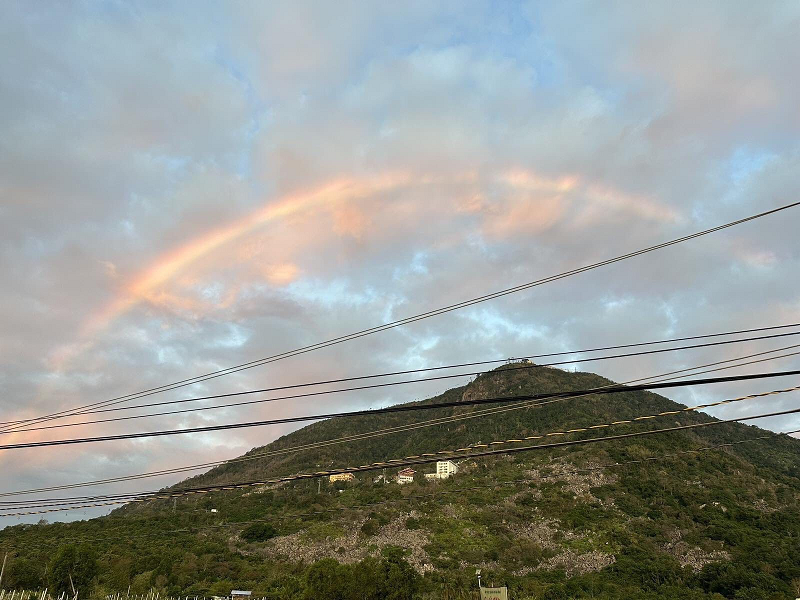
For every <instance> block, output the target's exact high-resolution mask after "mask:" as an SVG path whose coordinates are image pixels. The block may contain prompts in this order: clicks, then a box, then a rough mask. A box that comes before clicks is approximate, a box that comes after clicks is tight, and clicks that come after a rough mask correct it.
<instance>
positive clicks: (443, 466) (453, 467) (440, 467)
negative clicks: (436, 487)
mask: <svg viewBox="0 0 800 600" xmlns="http://www.w3.org/2000/svg"><path fill="white" fill-rule="evenodd" d="M456 473H458V465H457V464H456V463H454V462H453V461H452V460H440V461H439V462H437V463H436V476H437V477H438V478H439V479H447V478H448V477H450V475H455V474H456Z"/></svg>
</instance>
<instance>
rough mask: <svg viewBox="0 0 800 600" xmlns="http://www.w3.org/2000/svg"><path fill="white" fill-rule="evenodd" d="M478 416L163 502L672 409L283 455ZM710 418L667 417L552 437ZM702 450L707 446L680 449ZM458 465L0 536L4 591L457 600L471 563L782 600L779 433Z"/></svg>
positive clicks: (480, 425)
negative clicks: (406, 480) (432, 477)
mask: <svg viewBox="0 0 800 600" xmlns="http://www.w3.org/2000/svg"><path fill="white" fill-rule="evenodd" d="M608 383H610V382H609V381H608V380H605V379H603V378H601V377H598V376H596V375H593V374H589V373H566V372H563V371H560V370H556V369H550V368H543V367H530V368H524V369H523V368H519V365H512V366H510V367H504V368H502V369H499V370H497V371H493V372H491V373H488V374H486V375H483V376H481V377H479V378H478V379H477V380H475V381H474V382H472V383H471V384H469V385H468V386H464V387H458V388H453V389H451V390H449V391H447V392H445V393H444V394H442V395H441V396H440V397H437V398H432V399H429V400H427V401H426V402H439V401H453V400H460V399H464V398H475V397H492V396H510V395H526V394H538V393H543V392H549V391H554V390H580V389H589V388H593V387H599V386H603V385H607V384H608ZM776 387H777V386H776ZM492 406H493V407H495V406H496V405H492ZM504 406H506V407H507V408H512V405H504ZM486 408H487V406H486V405H483V406H463V407H456V408H447V409H436V410H431V411H424V412H422V413H420V414H416V413H395V414H386V415H374V416H369V417H358V418H348V419H333V420H328V421H323V422H319V423H316V424H313V425H310V426H308V427H304V428H303V429H301V430H299V431H297V432H294V433H292V434H290V435H287V436H284V437H282V438H281V439H279V440H277V441H275V442H273V443H271V444H269V445H267V446H265V447H262V448H257V449H254V450H252V451H251V452H250V453H248V454H247V455H245V456H244V457H243V458H245V459H247V460H241V461H237V462H231V463H229V464H226V465H223V466H220V467H217V468H215V469H212V470H211V471H209V472H208V473H206V474H204V475H201V476H198V477H194V478H192V479H190V480H187V481H184V482H181V483H180V484H177V485H176V486H174V487H173V488H171V489H181V488H184V487H193V486H200V485H210V484H228V483H236V482H242V481H251V480H259V479H265V478H270V477H273V476H275V475H282V474H292V473H297V472H309V471H316V470H320V469H329V468H337V467H346V466H358V465H362V464H367V463H371V462H373V461H385V460H387V459H391V458H402V457H404V456H409V455H419V454H422V453H428V452H435V451H438V450H443V449H456V448H461V447H464V446H466V445H469V444H475V443H479V442H480V443H484V444H485V443H488V442H491V441H494V440H506V439H509V438H514V439H518V438H522V437H525V436H530V435H539V434H545V433H551V432H560V431H564V430H567V429H574V428H580V427H586V426H591V425H597V424H603V423H608V422H612V421H619V420H626V419H631V418H634V417H636V416H643V415H650V414H654V413H658V412H662V411H671V410H676V409H678V408H681V407H680V405H677V404H675V403H674V402H672V401H670V400H668V399H666V398H664V397H662V396H659V395H656V394H653V393H649V392H631V393H621V394H614V395H590V396H586V397H582V398H573V399H565V400H563V401H559V402H554V403H551V404H547V405H545V406H539V407H529V408H522V409H517V408H515V409H514V410H505V411H503V412H499V413H496V414H493V415H490V416H485V415H484V416H481V417H480V418H464V419H461V420H457V421H450V422H447V423H444V424H439V425H436V426H431V427H425V428H418V429H413V430H411V431H406V432H401V433H392V434H389V435H380V436H377V437H371V438H368V439H363V440H360V441H347V442H346V443H337V444H331V445H327V446H324V447H317V448H313V449H307V450H303V451H291V452H289V451H288V450H289V449H293V448H297V447H298V446H305V445H308V444H315V443H318V442H321V441H326V440H336V439H338V438H342V437H346V436H350V435H356V434H362V433H364V432H372V431H378V430H383V429H387V428H392V427H396V426H403V425H407V424H408V423H409V422H412V421H422V420H429V419H435V418H443V417H451V416H458V417H466V416H469V415H473V414H475V413H476V411H483V410H485V409H486ZM712 420H713V419H711V418H710V417H708V416H707V415H704V414H698V413H693V412H681V413H679V414H675V415H669V416H663V417H659V418H655V419H650V420H646V421H639V422H636V423H629V424H620V425H615V426H613V427H611V428H607V429H601V430H590V431H589V432H579V433H572V434H569V435H566V436H558V437H557V438H555V439H558V440H564V439H569V440H574V439H582V438H594V437H599V436H605V435H612V434H617V433H625V432H633V431H639V430H645V429H660V428H664V427H669V426H671V425H676V424H691V423H701V422H710V421H712ZM763 436H768V438H767V439H759V440H753V438H760V437H763ZM553 439H554V438H549V439H545V440H543V442H547V441H552V440H553ZM528 443H529V444H531V443H538V442H528ZM522 445H525V444H519V443H517V444H512V445H511V446H512V447H520V446H522ZM709 446H715V448H712V449H708V450H703V451H701V452H698V453H689V452H688V451H691V450H694V449H698V448H706V447H709ZM458 466H459V471H458V473H456V474H455V475H454V476H452V477H450V478H448V479H446V480H441V481H429V480H426V479H425V478H424V477H423V476H422V475H423V473H430V472H432V471H434V470H435V465H433V464H430V465H425V466H419V467H416V469H417V474H416V477H415V481H414V483H411V484H407V485H403V486H400V485H398V484H396V483H394V482H391V483H384V482H382V481H379V482H375V481H374V480H375V478H376V476H378V475H382V474H383V473H384V471H382V470H378V471H374V472H366V473H359V474H357V475H356V478H355V480H354V481H352V482H337V483H334V484H332V483H330V482H329V481H327V479H325V480H322V483H321V484H320V483H318V481H317V480H310V481H303V482H296V483H287V484H280V485H270V486H262V487H256V488H246V489H241V490H231V491H226V492H214V493H209V494H203V495H192V496H189V497H184V498H180V499H178V500H177V501H176V502H174V503H173V502H172V501H156V502H147V503H139V504H135V505H130V506H126V507H123V508H121V509H118V510H116V511H114V512H113V513H112V514H111V515H110V516H109V517H106V518H102V519H93V520H90V521H85V522H79V523H71V524H52V525H44V524H40V525H35V526H24V525H21V526H16V527H10V528H6V529H5V530H3V531H2V532H0V544H2V546H3V547H4V548H6V549H8V550H9V551H10V552H11V555H10V556H11V559H10V562H9V568H8V572H7V575H6V579H4V581H3V586H4V587H8V586H11V587H14V586H18V587H28V588H33V587H37V586H44V585H51V586H56V587H57V586H60V585H61V586H63V585H64V583H63V581H60V580H59V579H58V578H59V575H58V574H59V573H63V572H64V570H63V569H61V570H59V569H54V568H52V566H57V565H55V563H54V561H56V560H60V561H61V563H64V561H66V562H69V560H73V561H77V562H80V563H81V564H82V565H96V569H85V570H84V572H83V576H82V581H81V582H80V585H81V586H83V589H84V590H85V594H93V595H97V596H101V595H103V594H106V593H111V592H115V591H122V592H125V591H126V590H127V589H128V586H130V588H131V590H133V592H136V593H142V592H143V591H147V590H149V589H151V588H155V589H157V590H159V591H160V592H161V593H162V594H172V595H177V594H181V595H214V594H227V593H228V592H229V591H230V589H232V588H243V589H253V591H254V594H255V595H258V596H265V597H268V598H276V599H277V598H298V599H299V598H353V599H355V598H429V599H434V598H471V597H472V594H473V593H474V590H475V587H476V586H475V580H474V574H475V570H476V569H477V568H480V569H481V570H482V573H483V578H484V582H486V583H490V582H494V583H496V584H498V585H499V584H505V585H508V586H509V588H510V590H511V593H512V597H513V598H515V599H522V598H547V599H555V598H634V597H635V598H697V599H701V598H704V599H705V598H708V599H711V598H716V599H720V598H736V599H752V600H755V599H773V598H775V599H777V598H793V597H794V596H793V595H792V594H795V593H800V590H796V589H795V588H796V587H797V586H798V585H799V584H800V512H799V511H798V508H799V507H800V506H799V502H798V500H800V441H798V440H795V439H793V438H789V437H787V436H780V435H775V434H768V432H765V431H764V430H761V429H758V428H756V427H751V426H747V425H740V424H721V425H714V426H709V427H703V428H700V429H696V430H690V431H684V432H674V433H667V434H658V435H651V436H644V437H639V438H632V439H629V440H619V441H612V442H601V443H590V444H586V445H578V446H571V447H565V448H558V449H548V450H532V451H528V452H522V453H517V454H513V455H501V456H495V457H481V458H465V459H463V460H461V461H460V462H459V465H458ZM395 471H396V469H395V470H387V471H386V474H387V475H389V476H393V475H394V474H395ZM212 509H213V510H214V511H215V512H212ZM59 548H60V550H59ZM70 552H72V553H73V554H70ZM65 556H66V558H65ZM70 556H71V557H72V558H71V559H70ZM77 556H81V557H82V558H81V559H80V560H79V561H78V559H77V558H76V557H77ZM61 563H59V564H61ZM62 579H63V577H62ZM133 592H132V593H133Z"/></svg>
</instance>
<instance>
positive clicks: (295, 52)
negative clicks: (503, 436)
mask: <svg viewBox="0 0 800 600" xmlns="http://www.w3.org/2000/svg"><path fill="white" fill-rule="evenodd" d="M798 27H800V4H797V3H796V2H789V1H785V2H771V3H753V2H744V1H733V2H731V1H709V2H703V3H696V2H662V3H654V2H651V3H640V4H632V3H629V2H607V3H602V4H599V3H595V2H580V1H577V0H576V1H571V2H559V3H555V2H530V3H529V2H488V1H487V2H480V1H470V2H447V1H442V2H406V3H400V4H397V3H382V2H378V3H375V2H347V1H344V2H336V3H328V2H298V1H291V2H271V3H261V2H229V3H212V2H132V3H129V2H110V1H109V2H95V1H85V2H74V3H41V2H36V3H30V2H14V1H11V2H4V3H3V4H2V6H0V49H1V51H0V280H1V281H2V282H3V284H2V286H0V307H2V309H1V310H0V332H1V335H0V390H2V395H0V420H2V421H11V420H16V419H25V418H30V417H34V416H36V415H40V414H45V413H49V412H53V411H57V410H64V409H66V408H70V407H73V406H77V405H82V404H87V403H90V402H97V401H101V400H105V399H108V398H112V397H115V396H119V395H123V394H126V393H130V392H135V391H138V390H141V389H145V388H149V387H152V386H156V385H159V384H163V383H167V382H171V381H176V380H179V379H183V378H186V377H191V376H193V375H198V374H201V373H205V372H208V371H213V370H216V369H219V368H224V367H227V366H230V365H234V364H238V363H242V362H247V361H249V360H253V359H256V358H260V357H263V356H269V355H272V354H276V353H279V352H283V351H287V350H291V349H294V348H297V347H300V346H304V345H307V344H311V343H314V342H317V341H321V340H325V339H329V338H332V337H336V336H339V335H343V334H346V333H350V332H352V331H357V330H360V329H364V328H367V327H372V326H376V325H380V324H381V323H385V322H389V321H392V320H395V319H399V318H403V317H406V316H409V315H414V314H417V313H420V312H424V311H427V310H430V309H434V308H437V307H440V306H445V305H448V304H450V303H453V302H458V301H460V300H463V299H467V298H472V297H475V296H479V295H482V294H485V293H488V292H492V291H495V290H499V289H503V288H506V287H510V286H513V285H517V284H520V283H524V282H527V281H531V280H534V279H538V278H540V277H544V276H548V275H552V274H555V273H558V272H561V271H564V270H568V269H572V268H575V267H579V266H582V265H585V264H588V263H591V262H595V261H598V260H602V259H605V258H609V257H613V256H616V255H618V254H622V253H625V252H629V251H631V250H636V249H638V248H642V247H645V246H649V245H651V244H655V243H659V242H662V241H665V240H669V239H672V238H675V237H678V236H681V235H685V234H688V233H692V232H694V231H697V230H700V229H704V228H707V227H712V226H715V225H718V224H721V223H724V222H727V221H731V220H734V219H737V218H741V217H744V216H748V215H750V214H753V213H756V212H760V211H763V210H768V209H770V208H773V207H776V206H779V205H781V204H786V203H788V202H792V201H795V200H797V198H798V191H800V178H798V173H800V104H798V102H797V97H798V95H799V94H800V80H799V79H798V78H797V77H796V72H797V68H798V64H799V63H800V45H798V44H797V41H796V32H797V30H798ZM798 219H800V209H795V210H794V211H789V212H784V213H781V214H780V215H777V216H772V217H766V218H763V219H760V220H759V221H756V222H753V223H749V224H745V225H741V226H738V227H736V228H733V229H729V230H726V231H724V232H720V233H716V234H713V235H711V236H707V237H704V238H700V239H697V240H693V241H691V242H688V243H685V244H682V245H680V246H675V247H672V248H669V249H666V250H662V251H659V252H658V253H653V254H649V255H646V256H643V257H639V258H635V259H632V260H629V261H625V262H622V263H619V264H615V265H612V266H609V267H605V268H603V269H599V270H596V271H593V272H590V273H586V274H581V275H578V276H575V277H572V278H569V279H566V280H561V281H558V282H555V283H551V284H548V285H546V286H542V287H537V288H534V289H532V290H529V291H525V292H521V293H517V294H513V295H509V296H506V297H503V298H501V299H497V300H493V301H491V302H487V303H483V304H479V305H476V306H473V307H470V308H467V309H463V310H460V311H455V312H452V313H449V314H447V315H444V316H439V317H435V318H431V319H428V320H424V321H420V322H417V323H414V324H411V325H408V326H404V327H401V328H397V329H393V330H390V331H386V332H382V333H379V334H376V335H373V336H369V337H365V338H361V339H359V340H356V341H352V342H348V343H346V344H341V345H338V346H334V347H332V348H327V349H323V350H320V351H316V352H312V353H308V354H305V355H302V356H299V357H295V358H291V359H288V360H285V361H281V362H278V363H274V364H272V365H268V366H264V367H260V368H257V369H251V370H247V371H243V372H241V373H237V374H235V375H231V376H228V377H223V378H219V379H215V380H213V381H209V382H205V383H203V384H198V385H194V386H191V387H188V388H184V389H182V390H177V391H174V392H170V393H166V394H162V395H159V396H157V397H154V398H153V399H154V400H167V399H178V398H185V397H190V396H193V395H199V394H206V393H220V392H230V391H240V390H246V389H252V388H257V387H271V386H279V385H288V384H292V383H297V382H303V381H309V380H319V379H328V378H336V377H347V376H353V375H362V374H368V373H374V372H386V371H393V370H398V369H409V368H420V367H426V366H435V365H442V364H450V363H455V362H461V361H472V360H486V359H495V358H503V357H508V356H521V355H529V354H537V353H543V352H558V351H570V350H577V349H581V348H587V347H592V346H597V345H608V344H624V343H631V342H639V341H647V340H653V339H659V338H665V337H676V336H684V335H696V334H703V333H712V332H716V331H726V330H735V329H742V328H747V327H760V326H769V325H778V324H783V323H795V322H800V287H799V286H798V283H797V278H796V273H797V272H798V266H800V265H798V262H799V259H800V251H799V249H798V246H797V244H796V239H797V238H796V231H797V224H798ZM792 339H794V338H787V339H785V340H771V341H764V342H756V343H750V344H748V345H741V346H727V347H719V348H715V349H705V350H691V351H685V352H680V353H672V354H669V355H657V356H650V357H642V358H637V359H631V360H624V361H623V360H618V361H607V362H603V363H585V364H583V365H577V368H579V369H583V370H589V371H592V372H596V373H599V374H601V375H604V376H607V377H610V378H613V379H615V380H620V381H623V380H629V379H634V378H638V377H644V376H648V375H654V374H657V373H662V372H666V371H671V370H675V369H681V368H686V367H690V366H694V365H698V364H702V363H706V362H713V361H718V360H726V359H731V358H736V357H738V356H742V355H745V354H751V353H755V352H762V351H766V350H771V349H774V348H778V347H782V346H787V345H791V344H793V343H800V341H798V342H792V341H791V340H792ZM787 352H792V350H788V351H787ZM575 358H578V356H577V355H576V356H575ZM799 366H800V360H798V359H797V357H789V358H784V359H780V360H774V361H770V362H766V363H763V364H759V365H754V366H751V367H745V368H742V369H739V370H731V371H727V372H725V373H728V374H737V373H745V372H753V371H762V370H770V369H790V368H798V367H799ZM725 373H723V374H725ZM466 381H467V380H466V379H465V380H463V381H458V380H456V381H451V382H429V383H426V384H414V385H405V386H397V387H394V388H384V389H381V390H376V391H370V392H361V393H350V394H338V395H332V396H329V397H318V398H315V399H313V400H294V401H280V402H274V403H267V404H262V405H254V406H249V407H242V408H238V409H225V410H216V411H206V412H198V413H188V414H184V415H178V416H172V417H158V418H146V419H139V420H135V421H131V422H122V423H110V424H102V425H84V426H76V427H69V428H65V429H56V430H52V431H38V432H27V433H11V434H8V433H6V434H2V435H0V438H1V439H0V441H2V443H15V442H21V441H35V440H46V439H55V438H57V437H86V436H92V435H100V434H106V433H110V434H115V433H127V432H132V431H149V430H156V429H170V428H185V427H195V426H202V425H210V424H218V423H232V422H236V421H250V420H259V419H266V418H272V417H283V416H290V415H296V414H309V413H317V412H320V411H328V410H344V409H360V408H369V407H377V406H383V405H387V404H390V403H396V402H403V401H410V400H415V399H420V398H424V397H427V396H429V395H431V394H434V393H438V392H441V391H443V390H444V389H446V388H448V387H451V386H453V385H456V384H457V383H462V382H466ZM790 384H791V385H794V384H796V383H792V381H790V380H788V379H781V380H777V381H771V382H758V383H737V384H726V385H723V386H716V387H714V388H713V389H712V388H711V387H706V388H693V389H691V390H689V389H686V390H675V391H671V392H669V393H668V394H667V395H668V396H669V397H671V398H673V399H675V400H678V401H681V402H711V401H715V400H721V399H724V398H727V397H732V396H734V395H741V394H748V393H751V392H762V391H767V390H770V389H775V388H776V387H782V386H788V385H790ZM798 406H800V396H797V395H791V394H786V395H783V396H780V397H777V399H764V400H759V401H754V402H749V403H747V404H746V405H731V406H729V407H725V408H724V409H723V408H720V409H715V410H713V411H712V412H713V414H714V415H717V416H721V417H733V416H742V415H746V414H755V413H758V412H767V411H773V410H786V409H789V408H794V407H798ZM759 424H761V425H764V426H767V427H769V428H771V429H773V430H775V431H786V430H790V429H797V428H800V417H796V416H792V417H783V418H780V419H773V420H770V421H765V422H760V423H759ZM294 427H296V426H294ZM291 430H292V427H289V426H280V427H279V426H270V427H260V428H252V429H243V430H236V431H224V432H215V433H208V434H191V435H178V436H173V437H164V438H151V439H140V440H128V441H115V442H106V443H96V444H85V445H78V446H69V447H63V448H39V449H24V450H7V451H0V493H2V492H8V491H14V490H22V489H27V488H31V487H39V486H44V485H59V484H64V483H70V482H75V481H84V480H92V479H100V478H106V477H114V476H120V475H127V474H135V473H141V472H145V471H151V470H155V469H163V468H170V467H178V466H182V465H188V464H193V463H200V462H208V461H215V460H223V459H226V458H231V457H234V456H237V455H239V454H241V453H243V452H245V451H247V450H249V449H250V448H252V447H254V446H260V445H263V444H266V443H268V442H270V441H271V440H273V439H275V438H276V437H279V436H280V435H283V434H285V433H287V432H288V431H291ZM437 450H438V449H437ZM388 458H391V457H388ZM343 461H345V462H346V457H345V456H344V455H343ZM342 466H345V465H344V464H343V465H342ZM180 478H181V477H179V476H170V477H162V478H158V479H152V480H147V481H145V482H131V483H127V484H117V485H115V486H106V487H101V488H93V489H94V490H95V491H98V492H103V493H107V492H129V491H138V490H143V489H147V490H149V489H157V488H159V487H162V486H166V485H171V484H173V483H175V482H177V481H178V480H179V479H180ZM78 491H80V490H78ZM62 494H63V492H62ZM101 512H102V511H92V510H76V511H71V512H69V513H66V514H64V513H61V514H55V515H47V518H48V519H51V520H53V519H63V520H72V519H81V518H88V517H91V516H94V515H97V514H101ZM38 518H39V517H38V516H31V517H24V518H17V517H14V518H0V526H3V525H9V524H15V523H19V522H35V521H36V520H38Z"/></svg>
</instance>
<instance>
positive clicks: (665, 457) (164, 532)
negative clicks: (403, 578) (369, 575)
mask: <svg viewBox="0 0 800 600" xmlns="http://www.w3.org/2000/svg"><path fill="white" fill-rule="evenodd" d="M795 433H800V429H796V430H793V431H784V432H781V433H770V434H769V435H761V436H758V437H753V438H747V439H744V440H737V441H735V442H724V443H721V444H714V445H712V446H703V447H700V448H693V449H691V450H681V451H679V452H672V453H670V454H662V455H659V456H650V457H646V458H640V459H633V460H626V461H622V462H615V463H610V464H605V465H595V466H593V467H585V468H583V469H575V471H574V472H575V473H587V472H593V471H598V470H604V469H612V468H617V467H625V466H630V465H634V464H642V463H647V462H655V461H659V460H669V459H672V458H676V457H678V456H683V455H687V454H699V453H701V452H709V451H711V450H718V449H720V448H728V447H733V446H738V445H740V444H745V443H749V442H757V441H761V440H766V439H770V438H774V437H775V436H780V435H792V434H795ZM539 479H549V477H540V478H539ZM530 481H532V480H525V479H511V480H505V481H495V482H493V483H491V484H488V485H474V486H469V487H459V488H455V489H450V490H438V491H436V492H434V493H429V494H411V495H409V496H404V497H400V498H392V499H389V500H381V501H378V502H368V503H364V504H353V505H348V506H347V508H354V509H362V508H373V507H375V506H383V505H386V504H397V503H400V502H413V501H416V500H421V499H426V498H430V499H434V500H435V499H436V498H437V497H440V496H444V495H448V494H463V493H464V492H470V491H475V490H482V489H493V488H496V487H497V486H498V485H508V486H514V485H518V484H528V483H530ZM341 511H342V507H336V508H327V509H322V510H316V511H309V512H305V513H298V514H289V515H274V516H273V517H271V518H269V519H250V520H248V521H230V522H228V523H218V524H214V525H204V526H201V527H194V528H191V529H187V528H181V529H171V530H170V529H167V530H160V531H158V532H152V533H143V532H139V531H138V530H134V531H132V532H131V531H128V530H127V529H126V528H117V529H115V530H111V531H106V532H105V536H103V537H94V538H89V537H85V536H80V537H79V536H72V537H69V538H68V539H70V540H74V541H108V540H109V538H110V537H113V535H114V534H115V533H124V534H125V537H126V539H128V538H130V537H131V534H133V536H134V537H154V536H163V535H171V534H176V533H197V532H199V531H204V530H207V529H225V528H228V527H241V526H243V525H252V524H254V523H269V522H271V521H276V520H278V521H281V520H289V519H299V518H303V517H310V516H314V515H320V514H327V513H331V512H341ZM27 514H41V513H40V512H33V513H27ZM5 516H18V515H5ZM19 516H21V515H19ZM144 520H145V521H148V522H150V521H149V520H147V519H144ZM138 524H139V521H137V522H134V523H130V525H134V526H135V525H138ZM53 539H54V541H57V542H59V543H61V541H63V537H61V536H59V537H58V538H53ZM2 547H8V545H3V546H2Z"/></svg>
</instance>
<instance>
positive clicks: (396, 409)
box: [0, 352, 800, 450]
mask: <svg viewBox="0 0 800 600" xmlns="http://www.w3.org/2000/svg"><path fill="white" fill-rule="evenodd" d="M794 354H800V352H798V353H794ZM789 375H800V370H794V371H778V372H771V373H754V374H750V375H731V376H728V377H713V378H708V379H693V380H690V381H672V382H664V383H652V384H641V385H636V386H622V387H614V388H597V389H595V390H592V393H597V394H613V393H616V392H635V391H643V390H651V389H664V388H673V387H684V386H689V385H707V384H714V383H729V382H733V381H750V380H754V379H765V378H771V377H786V376H789ZM587 392H589V390H580V391H577V392H575V391H570V392H556V393H553V394H531V395H524V396H505V397H491V398H472V399H469V400H460V401H451V402H435V403H431V404H401V405H395V406H387V407H384V408H375V409H370V410H357V411H344V412H336V413H324V414H317V415H301V416H296V417H283V418H280V419H266V420H262V421H249V422H239V423H227V424H225V425H206V426H203V427H187V428H186V429H166V430H162V431H141V432H136V433H120V434H116V435H101V436H95V437H85V438H67V439H56V440H43V441H39V442H19V443H16V444H2V445H0V450H20V449H23V448H44V447H49V446H66V445H73V444H88V443H95V442H109V441H119V440H132V439H141V438H148V437H164V436H171V435H181V434H189V433H208V432H211V431H228V430H231V429H244V428H250V427H263V426H266V425H278V424H285V423H300V422H304V421H318V420H322V419H339V418H346V417H362V416H373V415H380V414H388V413H400V412H416V411H419V410H437V409H440V408H452V407H456V406H459V407H461V406H470V405H475V404H493V403H497V402H519V401H520V400H538V399H543V398H551V397H555V398H573V397H576V396H582V395H584V394H586V393H587Z"/></svg>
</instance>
